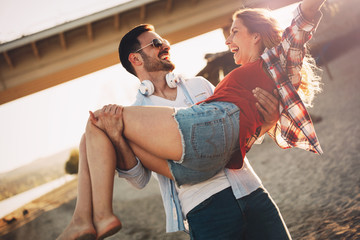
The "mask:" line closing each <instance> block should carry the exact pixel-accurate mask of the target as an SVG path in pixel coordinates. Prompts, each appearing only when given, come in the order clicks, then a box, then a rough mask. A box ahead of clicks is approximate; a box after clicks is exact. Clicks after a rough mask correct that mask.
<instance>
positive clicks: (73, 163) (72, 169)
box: [65, 148, 79, 174]
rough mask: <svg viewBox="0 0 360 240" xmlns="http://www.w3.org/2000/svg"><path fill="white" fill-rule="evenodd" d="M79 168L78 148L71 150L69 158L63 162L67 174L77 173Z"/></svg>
mask: <svg viewBox="0 0 360 240" xmlns="http://www.w3.org/2000/svg"><path fill="white" fill-rule="evenodd" d="M78 169H79V150H78V149H77V148H74V149H73V150H71V153H70V156H69V159H68V160H67V161H66V163H65V172H66V173H67V174H77V173H78Z"/></svg>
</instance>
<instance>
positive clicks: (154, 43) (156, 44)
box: [135, 38, 170, 53]
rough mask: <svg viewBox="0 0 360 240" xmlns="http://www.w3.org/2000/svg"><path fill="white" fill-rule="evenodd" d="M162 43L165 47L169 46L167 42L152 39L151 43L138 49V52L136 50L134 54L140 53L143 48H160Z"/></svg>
mask: <svg viewBox="0 0 360 240" xmlns="http://www.w3.org/2000/svg"><path fill="white" fill-rule="evenodd" d="M164 43H165V44H166V45H168V46H169V45H170V44H169V42H168V41H167V40H165V39H164V40H162V41H161V40H160V39H158V38H154V39H153V40H152V41H151V43H149V44H147V45H145V46H144V47H142V48H140V49H138V50H136V51H135V53H137V52H140V51H141V50H143V49H144V48H146V47H148V46H151V45H153V47H156V48H160V47H161V46H162V45H163V44H164Z"/></svg>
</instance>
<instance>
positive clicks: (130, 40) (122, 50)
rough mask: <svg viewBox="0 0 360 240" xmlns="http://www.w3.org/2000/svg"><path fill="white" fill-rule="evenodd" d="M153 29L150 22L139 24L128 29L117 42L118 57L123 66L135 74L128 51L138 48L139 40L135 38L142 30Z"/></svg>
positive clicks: (131, 51)
mask: <svg viewBox="0 0 360 240" xmlns="http://www.w3.org/2000/svg"><path fill="white" fill-rule="evenodd" d="M149 31H155V29H154V26H153V25H150V24H141V25H138V26H136V27H134V28H133V29H132V30H130V31H129V32H128V33H127V34H125V35H124V37H123V38H122V39H121V41H120V44H119V58H120V62H121V64H122V65H123V67H124V68H125V69H126V70H127V71H128V72H129V73H131V74H133V75H135V76H136V73H135V70H134V68H133V67H132V66H131V63H130V61H129V55H130V53H133V52H135V51H136V50H137V49H139V48H140V42H139V40H138V39H137V38H138V36H139V35H141V34H142V33H144V32H149Z"/></svg>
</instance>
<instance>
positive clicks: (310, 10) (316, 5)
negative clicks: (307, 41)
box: [301, 0, 326, 21]
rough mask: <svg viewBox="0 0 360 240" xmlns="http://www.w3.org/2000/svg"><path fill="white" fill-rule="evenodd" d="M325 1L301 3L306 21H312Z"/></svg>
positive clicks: (305, 0)
mask: <svg viewBox="0 0 360 240" xmlns="http://www.w3.org/2000/svg"><path fill="white" fill-rule="evenodd" d="M325 1H326V0H303V1H302V3H301V12H302V14H303V15H304V17H305V18H306V19H307V20H309V21H311V20H313V19H314V17H315V16H316V14H317V13H318V12H319V10H320V9H321V7H322V5H323V4H324V3H325Z"/></svg>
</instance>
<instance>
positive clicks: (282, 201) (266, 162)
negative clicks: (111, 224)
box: [0, 46, 360, 240]
mask: <svg viewBox="0 0 360 240" xmlns="http://www.w3.org/2000/svg"><path fill="white" fill-rule="evenodd" d="M358 56H360V46H358V47H357V48H353V49H352V50H350V52H348V53H347V54H345V55H343V56H341V57H339V58H337V59H335V60H333V61H332V62H330V63H329V64H328V68H329V69H330V72H331V75H332V80H331V79H330V78H329V73H328V72H326V71H325V72H324V77H323V82H324V85H323V93H321V94H319V95H318V97H317V98H316V101H315V107H314V108H313V109H311V110H310V113H311V114H313V115H314V116H317V117H321V118H322V121H320V122H319V123H316V125H315V128H316V131H317V134H318V137H319V139H320V142H321V146H322V148H323V150H324V152H325V154H324V155H323V156H322V157H320V156H318V155H315V154H313V153H309V152H305V151H303V150H298V149H290V150H281V149H279V148H277V147H276V146H275V145H274V143H273V142H272V141H271V140H270V139H267V140H266V141H265V143H264V144H262V145H261V146H256V147H253V149H252V150H251V151H250V153H249V155H248V158H249V159H250V161H251V163H252V165H253V167H254V169H255V171H256V172H257V173H258V175H259V176H260V178H261V179H262V181H263V184H264V185H265V187H266V188H267V189H268V191H269V192H270V193H271V195H272V197H273V199H274V200H275V202H276V203H277V204H278V206H279V208H280V210H281V212H282V214H283V217H284V219H285V222H286V223H287V225H288V227H289V230H290V233H291V235H292V237H293V239H310V240H311V239H326V240H328V239H360V191H359V190H360V174H359V173H360V161H359V160H360V127H359V124H358V123H357V121H358V119H359V118H360V94H359V90H360V66H359V61H358V59H357V57H358ZM75 196H76V182H72V183H69V184H67V185H66V186H64V187H62V188H60V189H57V190H55V191H54V192H52V193H50V194H48V195H46V196H44V197H42V198H40V199H38V200H36V201H34V202H32V203H30V204H28V205H26V206H25V207H24V208H26V209H27V210H28V211H29V213H28V214H27V215H25V216H23V214H22V210H23V209H24V208H22V209H19V210H18V211H16V212H14V213H13V214H12V215H11V216H8V218H9V217H12V216H16V218H17V220H16V221H15V222H13V223H11V224H5V223H4V222H1V223H0V239H3V240H10V239H11V240H15V239H37V240H49V239H55V238H56V236H57V235H58V234H60V233H61V231H62V230H63V229H64V228H65V226H66V225H67V223H68V222H69V221H70V218H71V216H72V211H73V210H74V207H75ZM114 210H115V212H116V214H117V215H118V216H119V217H120V218H121V220H122V222H123V229H122V230H121V231H120V232H119V233H117V234H116V235H114V236H112V237H111V238H109V239H123V240H134V239H144V240H150V239H169V240H170V239H171V240H177V239H179V240H180V239H189V237H188V235H187V234H185V233H183V232H178V233H171V234H166V233H165V214H164V210H163V207H162V201H161V197H160V195H159V190H158V185H157V182H156V180H152V181H151V182H150V184H149V185H148V187H147V188H145V189H144V190H141V191H139V190H136V189H134V188H132V187H131V186H129V184H127V183H126V182H124V181H123V180H121V179H118V178H116V183H115V193H114Z"/></svg>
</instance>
